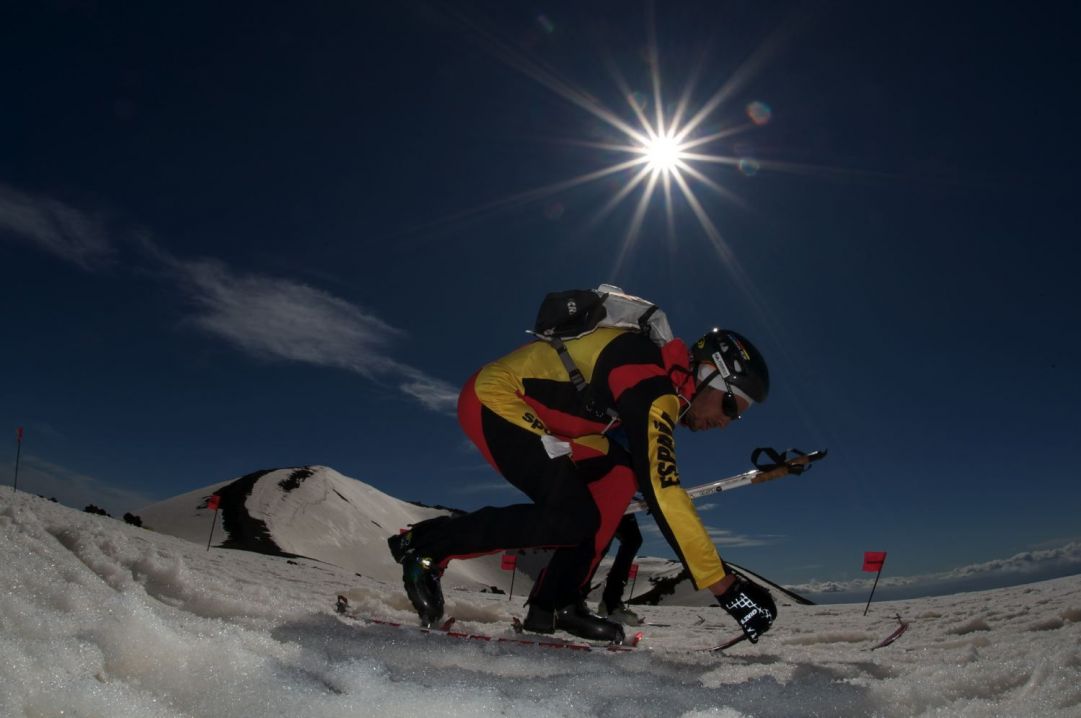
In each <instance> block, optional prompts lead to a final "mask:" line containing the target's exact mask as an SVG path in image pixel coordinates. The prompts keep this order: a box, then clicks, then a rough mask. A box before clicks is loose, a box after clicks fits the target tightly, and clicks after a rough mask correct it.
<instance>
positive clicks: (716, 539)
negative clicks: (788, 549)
mask: <svg viewBox="0 0 1081 718" xmlns="http://www.w3.org/2000/svg"><path fill="white" fill-rule="evenodd" d="M641 529H642V533H645V534H651V535H653V536H657V537H659V536H660V535H661V530H660V528H658V527H657V524H655V523H647V524H642V525H641ZM706 531H707V532H708V533H709V537H710V538H711V539H712V540H713V543H714V544H716V545H717V546H719V547H721V548H750V547H753V546H773V545H774V544H778V543H781V542H782V541H784V539H785V537H784V536H780V535H776V534H763V535H761V536H748V535H746V534H739V533H735V532H734V531H729V530H727V529H718V528H712V527H710V526H707V527H706Z"/></svg>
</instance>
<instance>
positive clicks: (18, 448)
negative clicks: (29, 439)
mask: <svg viewBox="0 0 1081 718" xmlns="http://www.w3.org/2000/svg"><path fill="white" fill-rule="evenodd" d="M22 452H23V428H22V427H21V426H20V427H19V428H18V429H17V430H16V431H15V481H14V482H13V483H12V484H11V493H15V492H16V491H18V490H19V458H20V457H21V456H22Z"/></svg>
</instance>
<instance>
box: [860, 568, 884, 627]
mask: <svg viewBox="0 0 1081 718" xmlns="http://www.w3.org/2000/svg"><path fill="white" fill-rule="evenodd" d="M885 565H886V562H885V561H883V562H882V563H880V564H879V565H878V573H876V574H875V583H874V585H873V586H871V595H870V596H869V597H868V599H867V605H866V606H864V607H863V615H864V616H866V615H867V609H869V608H870V607H871V599H872V598H874V597H875V589H876V588H878V579H879V577H881V576H882V569H883V567H884V566H885Z"/></svg>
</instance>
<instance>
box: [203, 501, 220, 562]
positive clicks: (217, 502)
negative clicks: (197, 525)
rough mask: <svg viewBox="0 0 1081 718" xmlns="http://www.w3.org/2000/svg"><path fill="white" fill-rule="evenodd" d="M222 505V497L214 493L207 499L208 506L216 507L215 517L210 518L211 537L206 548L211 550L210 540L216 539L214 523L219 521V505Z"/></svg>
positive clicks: (209, 507) (210, 507)
mask: <svg viewBox="0 0 1081 718" xmlns="http://www.w3.org/2000/svg"><path fill="white" fill-rule="evenodd" d="M219 506H221V497H220V496H218V495H217V494H214V495H213V496H211V497H210V498H209V499H207V500H206V507H207V508H208V509H214V518H213V519H211V520H210V538H208V539H207V540H206V550H207V551H209V550H210V542H211V541H213V540H214V524H216V523H218V507H219Z"/></svg>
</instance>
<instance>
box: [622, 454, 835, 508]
mask: <svg viewBox="0 0 1081 718" xmlns="http://www.w3.org/2000/svg"><path fill="white" fill-rule="evenodd" d="M757 451H759V450H756V453H757ZM826 453H827V451H826V450H825V449H822V450H820V451H812V452H811V453H809V454H802V453H800V454H797V455H796V456H794V457H793V458H791V459H788V458H785V459H784V460H783V461H781V462H779V463H777V464H775V465H773V466H767V467H764V468H760V469H751V470H750V471H744V472H743V473H742V474H736V475H735V476H729V477H728V478H726V479H718V480H716V481H711V482H709V483H708V484H700V485H698V486H692V487H691V488H689V489H686V491H687V495H688V496H690V497H691V498H692V499H697V498H701V497H702V496H710V495H712V494H719V493H721V492H722V491H731V490H732V489H738V488H739V487H741V486H749V485H751V484H761V483H765V482H766V481H773V480H774V479H779V478H781V477H782V476H788V475H789V474H797V475H798V474H802V473H803V472H804V471H806V470H807V469H808V468H810V466H811V464H812V463H813V462H815V461H819V460H820V459H823V458H825V456H826ZM648 508H649V507H648V506H647V505H646V502H645V501H644V500H642V501H634V502H632V503H631V505H630V506H628V507H627V510H626V511H625V512H624V513H627V514H635V513H638V512H639V511H646V510H647V509H648Z"/></svg>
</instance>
